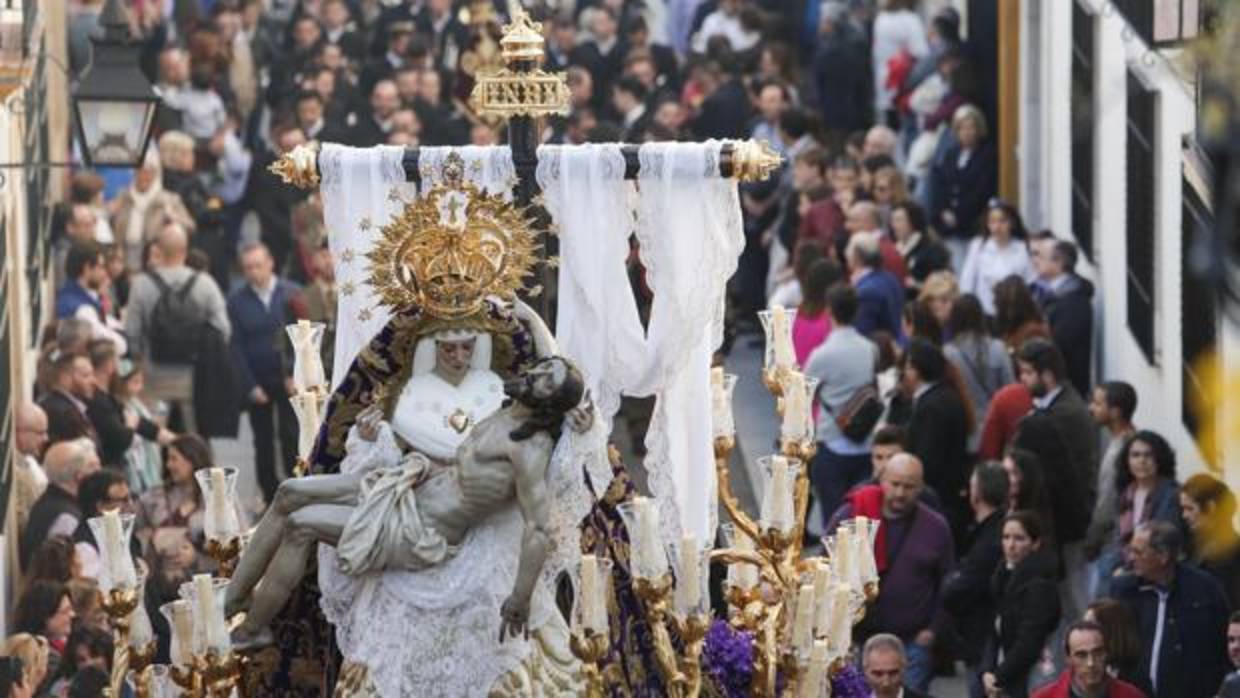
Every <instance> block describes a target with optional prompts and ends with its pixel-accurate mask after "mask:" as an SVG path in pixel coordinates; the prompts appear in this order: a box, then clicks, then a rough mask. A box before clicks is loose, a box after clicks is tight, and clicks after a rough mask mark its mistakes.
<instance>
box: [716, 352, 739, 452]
mask: <svg viewBox="0 0 1240 698" xmlns="http://www.w3.org/2000/svg"><path fill="white" fill-rule="evenodd" d="M728 398H729V395H728V390H727V387H726V378H725V376H724V374H723V367H721V366H716V367H714V368H712V369H711V370H710V413H711V424H712V426H713V427H714V432H715V436H732V435H733V434H735V433H736V425H735V424H734V423H733V421H732V401H731V400H729V399H728Z"/></svg>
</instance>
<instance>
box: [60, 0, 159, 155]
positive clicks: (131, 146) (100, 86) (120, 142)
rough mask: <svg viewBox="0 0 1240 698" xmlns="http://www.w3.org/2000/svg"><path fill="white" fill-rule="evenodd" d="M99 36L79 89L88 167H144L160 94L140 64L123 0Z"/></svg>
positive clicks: (107, 12) (114, 2)
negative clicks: (140, 67) (144, 73)
mask: <svg viewBox="0 0 1240 698" xmlns="http://www.w3.org/2000/svg"><path fill="white" fill-rule="evenodd" d="M99 23H100V24H101V25H102V26H103V36H102V37H93V38H92V39H91V43H93V44H94V54H93V59H92V61H91V64H90V67H89V68H88V69H87V71H86V73H85V74H84V75H82V77H81V80H79V82H78V88H77V91H76V92H75V93H74V94H73V111H74V115H75V116H76V117H77V128H78V139H79V142H80V144H81V147H82V160H83V161H84V163H85V164H86V166H87V167H92V166H108V167H138V166H140V165H141V164H142V159H143V157H144V156H145V155H146V148H147V146H148V145H149V144H150V142H151V131H152V129H153V127H154V121H155V109H156V107H157V106H158V105H159V95H157V94H156V93H155V90H154V89H152V88H151V84H150V83H149V82H148V81H147V79H146V76H145V75H143V74H142V71H141V70H139V69H138V51H139V48H138V45H137V42H136V41H135V40H134V39H133V37H132V36H131V35H130V33H129V19H128V17H127V16H126V14H125V9H124V8H123V7H121V2H120V0H108V2H107V5H105V6H104V8H103V12H102V14H100V16H99Z"/></svg>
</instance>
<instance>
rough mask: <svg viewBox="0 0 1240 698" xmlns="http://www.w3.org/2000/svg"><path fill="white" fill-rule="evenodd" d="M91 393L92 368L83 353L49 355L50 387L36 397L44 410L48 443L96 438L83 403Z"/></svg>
mask: <svg viewBox="0 0 1240 698" xmlns="http://www.w3.org/2000/svg"><path fill="white" fill-rule="evenodd" d="M94 394H95V371H94V369H93V368H92V367H91V365H90V359H89V358H87V357H86V355H85V354H80V353H72V352H67V351H57V352H56V353H55V355H54V356H53V357H52V389H51V390H50V391H49V392H48V393H47V395H44V396H43V398H42V399H41V400H39V407H42V408H43V411H44V412H46V413H47V437H48V440H49V441H50V442H51V443H56V442H58V441H70V440H73V439H80V438H83V437H85V438H88V439H90V440H91V441H92V442H96V443H97V442H98V438H99V437H98V435H97V434H96V433H95V427H94V425H92V424H91V421H90V417H88V416H87V415H86V406H87V404H88V403H89V402H90V399H91V398H92V397H94Z"/></svg>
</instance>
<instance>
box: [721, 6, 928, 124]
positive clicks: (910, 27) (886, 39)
mask: <svg viewBox="0 0 1240 698" xmlns="http://www.w3.org/2000/svg"><path fill="white" fill-rule="evenodd" d="M703 26H704V25H703ZM733 48H735V47H733ZM901 48H903V49H905V50H907V51H908V52H909V53H911V54H913V57H914V58H920V57H921V56H924V55H926V54H927V53H929V52H930V45H929V44H928V43H927V42H926V27H925V25H923V24H922V23H921V18H920V17H918V16H917V13H915V12H913V11H912V10H883V11H882V12H879V13H878V16H877V17H875V18H874V47H873V49H872V50H871V54H870V55H871V56H873V61H874V62H873V66H874V105H875V106H876V107H877V108H878V109H879V111H882V110H884V109H890V108H891V99H892V97H893V96H894V92H893V91H892V90H891V88H889V87H887V62H888V61H890V60H891V58H892V57H893V56H895V55H896V54H897V53H899V52H900V49H901Z"/></svg>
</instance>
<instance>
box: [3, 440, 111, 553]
mask: <svg viewBox="0 0 1240 698" xmlns="http://www.w3.org/2000/svg"><path fill="white" fill-rule="evenodd" d="M43 467H44V469H45V470H46V471H47V480H48V483H47V490H46V491H44V492H43V496H42V497H39V500H38V501H37V502H35V503H34V507H32V508H31V510H30V520H29V521H28V522H27V524H26V531H25V533H24V534H23V535H22V541H21V543H22V544H21V551H20V552H21V563H22V567H25V566H26V565H27V564H28V563H29V562H30V555H31V553H33V552H34V551H35V550H36V549H37V548H38V547H39V544H40V543H42V542H43V541H45V540H47V539H48V537H50V536H72V535H73V532H74V531H75V530H77V527H78V524H79V523H81V520H82V510H81V509H80V508H79V507H78V501H77V500H78V487H79V486H80V485H81V484H82V481H83V480H85V479H86V478H87V477H89V476H90V475H91V474H92V473H95V472H98V471H99V455H98V454H97V453H95V444H94V443H93V442H91V441H90V440H89V439H75V440H73V441H61V442H59V443H55V444H52V446H51V448H49V449H47V454H46V455H45V456H44V458H43Z"/></svg>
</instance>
